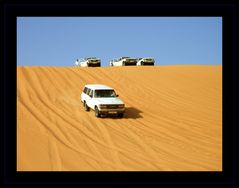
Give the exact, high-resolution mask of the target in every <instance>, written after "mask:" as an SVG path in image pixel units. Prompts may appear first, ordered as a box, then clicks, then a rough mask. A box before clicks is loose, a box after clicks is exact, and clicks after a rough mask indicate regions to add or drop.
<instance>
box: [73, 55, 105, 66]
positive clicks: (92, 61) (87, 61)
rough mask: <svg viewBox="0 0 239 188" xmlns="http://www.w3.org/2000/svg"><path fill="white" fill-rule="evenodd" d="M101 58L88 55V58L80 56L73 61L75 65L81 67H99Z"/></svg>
mask: <svg viewBox="0 0 239 188" xmlns="http://www.w3.org/2000/svg"><path fill="white" fill-rule="evenodd" d="M100 64H101V60H100V59H99V58H96V57H88V58H81V59H77V60H76V62H75V65H76V66H81V67H100Z"/></svg>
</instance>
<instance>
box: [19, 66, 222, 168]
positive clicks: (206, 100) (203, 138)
mask: <svg viewBox="0 0 239 188" xmlns="http://www.w3.org/2000/svg"><path fill="white" fill-rule="evenodd" d="M90 83H91V84H93V83H98V84H105V85H109V86H111V87H113V88H115V90H116V92H117V93H118V94H119V97H120V98H121V99H122V100H123V101H124V102H125V104H126V113H125V117H124V118H122V119H118V118H110V117H109V118H99V119H97V118H96V117H95V116H94V112H93V111H90V112H85V111H84V109H83V106H82V103H81V102H80V94H81V91H82V89H83V86H84V85H85V84H90ZM17 170H20V171H21V170H23V171H25V170H26V171H28V170H37V171H39V170H44V171H45V170H46V171H48V170H54V171H57V170H67V171H68V170H76V171H81V170H83V171H84V170H87V171H88V170H93V171H95V170H103V171H107V170H120V171H124V170H144V171H147V170H150V171H155V170H165V171H181V170H183V171H185V170H186V171H204V170H206V171H209V170H210V171H220V170H222V66H198V65H197V66H196V65H194V66H191V65H181V66H155V67H97V68H91V67H90V68H79V67H17Z"/></svg>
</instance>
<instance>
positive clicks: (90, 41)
mask: <svg viewBox="0 0 239 188" xmlns="http://www.w3.org/2000/svg"><path fill="white" fill-rule="evenodd" d="M92 56H93V57H98V58H100V59H101V63H102V66H108V65H109V61H110V60H111V59H115V58H118V57H121V56H130V57H153V58H155V60H156V64H157V65H176V64H213V65H215V64H222V18H221V17H18V18H17V65H18V66H73V65H74V62H75V60H76V59H77V58H84V57H92Z"/></svg>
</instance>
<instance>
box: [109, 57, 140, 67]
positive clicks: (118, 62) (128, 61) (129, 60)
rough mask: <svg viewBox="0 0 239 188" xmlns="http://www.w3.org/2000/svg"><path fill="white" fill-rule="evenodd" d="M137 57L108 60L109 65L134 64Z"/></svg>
mask: <svg viewBox="0 0 239 188" xmlns="http://www.w3.org/2000/svg"><path fill="white" fill-rule="evenodd" d="M136 64H137V59H136V58H132V57H121V58H119V59H118V60H115V59H114V60H112V61H110V65H111V66H127V65H136Z"/></svg>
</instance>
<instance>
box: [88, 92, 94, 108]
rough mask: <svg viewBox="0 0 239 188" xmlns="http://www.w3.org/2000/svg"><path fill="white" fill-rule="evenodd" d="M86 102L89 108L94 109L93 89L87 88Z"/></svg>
mask: <svg viewBox="0 0 239 188" xmlns="http://www.w3.org/2000/svg"><path fill="white" fill-rule="evenodd" d="M87 104H88V106H89V107H90V108H92V109H94V97H93V90H92V89H90V90H89V94H88V102H87Z"/></svg>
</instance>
